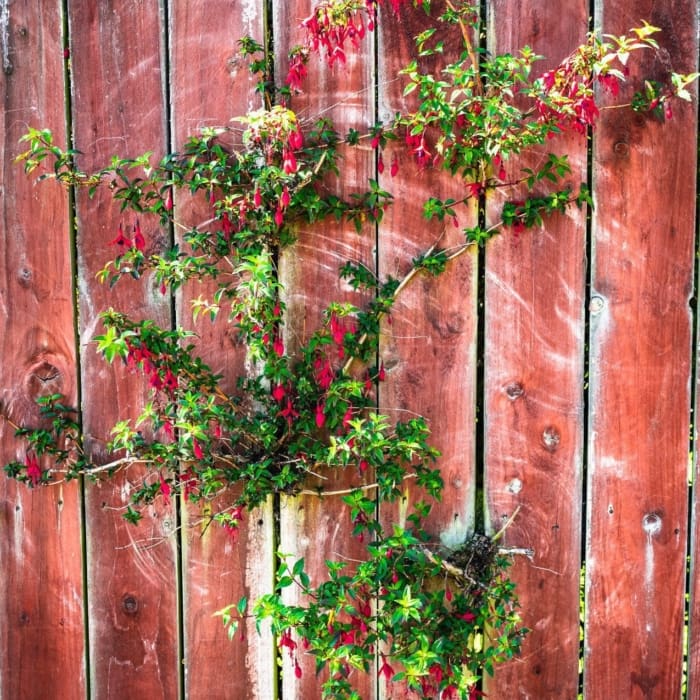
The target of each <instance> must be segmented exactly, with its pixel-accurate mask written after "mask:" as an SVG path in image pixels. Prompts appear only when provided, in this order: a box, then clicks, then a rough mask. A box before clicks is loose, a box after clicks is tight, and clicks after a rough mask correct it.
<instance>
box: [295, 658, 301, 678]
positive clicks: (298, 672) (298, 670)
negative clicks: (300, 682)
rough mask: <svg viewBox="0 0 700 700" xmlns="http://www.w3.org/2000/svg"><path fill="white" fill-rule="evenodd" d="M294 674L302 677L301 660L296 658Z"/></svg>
mask: <svg viewBox="0 0 700 700" xmlns="http://www.w3.org/2000/svg"><path fill="white" fill-rule="evenodd" d="M294 676H295V677H296V678H301V666H299V662H298V661H297V660H296V659H294Z"/></svg>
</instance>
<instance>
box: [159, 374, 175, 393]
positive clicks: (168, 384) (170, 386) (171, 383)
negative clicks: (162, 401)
mask: <svg viewBox="0 0 700 700" xmlns="http://www.w3.org/2000/svg"><path fill="white" fill-rule="evenodd" d="M163 385H164V386H165V388H166V389H167V390H168V391H171V392H172V391H175V389H177V386H178V384H177V377H176V376H175V375H174V374H173V373H172V372H171V371H170V370H168V371H167V372H166V373H165V378H164V379H163Z"/></svg>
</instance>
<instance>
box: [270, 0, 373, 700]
mask: <svg viewBox="0 0 700 700" xmlns="http://www.w3.org/2000/svg"><path fill="white" fill-rule="evenodd" d="M314 4H315V3H311V2H308V1H306V0H304V1H302V2H296V3H294V4H293V5H292V4H287V3H279V4H278V3H275V4H274V7H273V35H274V37H275V54H276V57H277V66H276V71H277V75H278V76H284V75H286V64H285V57H286V55H287V53H288V51H289V49H290V48H291V47H292V46H294V45H296V44H299V43H301V41H302V38H303V34H302V32H301V29H300V28H299V23H300V22H301V20H302V19H304V18H305V17H307V16H309V15H310V14H311V8H312V6H313V5H314ZM371 80H372V40H371V35H370V37H368V38H366V39H365V41H364V42H363V43H362V45H361V48H360V49H359V50H358V51H353V50H352V49H351V48H349V49H348V50H347V65H346V66H342V65H336V67H335V68H334V69H333V70H328V68H327V66H326V65H325V61H324V59H323V58H317V57H316V56H312V58H311V62H310V64H309V78H308V79H307V82H306V85H305V87H304V89H305V91H306V92H305V94H304V95H299V96H297V97H295V98H294V99H293V101H292V104H291V106H292V108H293V109H294V110H295V111H296V112H297V113H299V114H300V115H301V117H302V118H303V120H304V121H303V124H304V128H306V129H307V128H309V127H310V126H311V125H312V124H313V122H314V121H315V120H316V118H317V117H318V116H319V115H320V114H321V110H324V111H323V116H325V117H327V118H330V119H331V120H332V121H333V123H334V124H335V128H336V129H337V131H338V132H339V133H340V134H341V135H344V134H345V133H346V132H347V130H348V129H349V128H351V127H353V128H357V129H362V128H366V127H367V126H368V125H369V124H372V123H373V122H374V104H373V96H372V91H371V90H366V87H367V86H368V85H371ZM343 155H344V158H343V160H342V161H341V162H340V168H341V171H342V182H341V185H342V186H341V188H340V191H341V192H342V194H343V196H346V197H347V196H349V195H350V193H352V192H360V191H365V190H366V189H367V187H368V183H367V180H368V178H369V177H373V175H374V153H373V152H372V151H371V150H369V149H368V148H366V147H364V146H362V147H359V148H355V149H352V150H347V152H344V154H343ZM338 187H339V184H338V183H337V182H336V181H333V182H332V183H329V189H331V190H332V191H338V190H337V188H338ZM373 244H374V231H373V229H372V227H371V226H367V227H366V228H365V230H364V231H363V233H362V234H361V235H358V234H357V233H356V232H355V229H354V227H353V226H352V225H343V224H336V223H335V222H331V221H325V222H322V223H321V224H319V225H317V226H314V227H311V228H305V229H302V230H300V231H299V232H298V240H297V242H296V243H295V245H294V247H293V249H291V250H289V251H286V252H284V253H283V254H282V256H281V260H280V277H281V280H282V282H283V284H284V286H285V295H286V304H287V327H286V330H285V334H286V337H285V344H286V346H287V348H288V349H289V350H290V351H291V352H294V348H298V347H299V344H300V343H302V342H303V341H304V340H305V339H306V338H308V336H309V335H310V334H311V333H313V332H314V330H315V329H316V328H318V327H319V326H320V325H321V323H322V321H323V316H322V312H323V310H324V309H325V307H326V306H327V305H328V304H329V303H330V302H333V301H341V302H342V301H347V302H351V303H353V304H355V305H358V306H360V305H362V303H363V300H362V297H361V296H360V295H359V294H358V293H354V292H352V291H351V290H349V289H348V288H347V285H344V284H341V282H340V281H339V278H338V270H339V267H340V266H341V265H342V264H343V263H345V262H346V261H348V260H354V261H359V262H362V263H364V264H365V265H367V266H368V267H369V268H370V269H374V266H375V263H374V251H373ZM356 483H357V476H356V475H352V474H347V475H342V474H341V475H339V476H338V478H337V480H336V479H335V476H333V477H332V478H331V479H330V480H329V481H326V482H324V486H325V487H326V488H327V489H328V490H338V489H343V488H346V487H348V486H351V485H354V484H356ZM351 531H352V523H351V520H350V511H349V508H347V507H346V506H345V505H344V504H343V503H342V502H341V499H340V497H337V496H334V497H329V498H326V499H320V498H318V497H316V496H304V497H299V498H282V506H281V512H280V544H279V549H280V551H282V552H285V553H288V554H291V555H293V556H294V557H295V558H300V557H304V558H305V561H306V567H307V571H308V573H309V575H310V577H311V581H312V582H313V583H315V584H316V585H318V584H319V583H320V582H321V581H323V580H325V579H326V578H327V575H326V566H325V563H324V562H325V559H327V558H331V559H337V558H340V559H347V561H348V562H352V560H353V559H355V560H356V559H358V558H360V557H362V556H363V552H364V548H363V546H362V545H361V544H360V543H358V542H357V541H353V538H352V535H351ZM348 566H352V564H351V563H349V564H348ZM292 595H293V594H292ZM290 600H291V599H290ZM282 661H283V666H282V687H281V691H282V696H283V697H284V698H285V699H288V698H298V699H299V700H307V699H308V700H313V699H314V698H320V697H321V682H322V680H323V678H325V675H322V676H321V677H317V676H316V675H315V671H314V664H315V661H314V659H313V658H312V657H310V656H304V655H300V657H299V663H300V665H301V668H302V677H301V679H296V678H295V676H294V672H293V666H292V664H291V660H290V658H289V655H288V654H286V653H285V654H284V655H283V656H282ZM351 682H352V683H353V684H354V686H355V687H356V688H357V689H358V692H359V693H360V697H362V698H363V699H364V698H367V700H371V698H373V697H374V685H375V683H374V679H373V676H372V675H371V674H369V675H358V672H357V671H353V672H352V675H351Z"/></svg>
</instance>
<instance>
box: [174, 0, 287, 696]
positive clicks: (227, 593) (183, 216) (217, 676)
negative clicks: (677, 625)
mask: <svg viewBox="0 0 700 700" xmlns="http://www.w3.org/2000/svg"><path fill="white" fill-rule="evenodd" d="M240 5H241V4H240V3H232V2H230V1H223V0H219V1H218V2H214V3H212V2H209V3H206V4H204V3H201V2H195V1H188V2H179V3H176V4H174V5H173V7H172V18H171V22H170V27H171V38H170V42H171V47H172V48H171V62H170V68H171V76H170V83H171V94H172V106H173V141H174V143H173V147H174V148H175V149H176V150H178V149H180V148H182V145H183V144H184V143H185V141H186V140H187V138H188V137H189V136H191V135H193V134H196V133H198V132H199V131H200V130H201V129H202V128H204V127H230V126H232V124H231V119H232V118H234V117H238V116H241V115H243V114H245V113H247V112H248V111H250V110H252V109H258V108H260V107H261V106H262V98H261V96H260V95H259V94H256V93H255V91H254V88H255V78H254V77H253V76H251V75H250V73H249V71H248V67H247V64H246V59H244V58H242V57H241V56H240V55H239V53H238V44H237V41H238V39H239V38H242V37H243V36H245V35H248V36H251V37H253V38H255V39H256V40H257V41H259V42H261V43H262V41H263V39H264V35H265V29H264V23H263V20H264V17H263V7H262V3H260V2H257V0H251V1H249V2H246V3H243V6H242V7H241V6H240ZM210 17H216V18H217V21H216V22H211V21H209V19H208V18H210ZM195 28H197V30H196V31H195ZM232 138H234V140H232V141H231V142H232V143H234V142H235V137H232ZM205 200H206V197H205V196H200V198H199V199H192V198H190V197H188V196H186V195H185V196H183V195H182V194H180V195H178V196H176V198H175V212H176V218H177V220H178V222H180V223H183V224H186V225H196V224H198V223H200V222H202V221H205V220H208V219H209V217H210V216H211V209H210V207H209V206H208V204H207V202H206V201H205ZM214 290H215V286H214V285H205V284H195V285H191V286H188V287H185V288H184V289H183V290H182V292H181V293H180V294H179V296H178V301H177V320H178V323H179V324H180V325H182V326H184V327H187V328H192V329H194V330H195V331H196V332H197V335H198V340H197V347H198V348H199V349H200V351H201V352H200V355H201V356H202V358H203V360H204V361H205V362H206V363H207V364H208V365H209V366H210V367H212V369H213V370H214V372H215V373H216V374H220V375H221V376H222V377H223V380H222V388H223V389H224V390H225V391H227V392H234V391H235V389H236V380H237V378H238V377H240V376H242V375H243V374H245V371H246V370H245V359H246V357H245V347H244V346H243V345H242V344H241V343H238V342H237V340H236V336H235V332H234V330H233V326H232V324H231V323H230V322H228V319H227V318H226V310H225V309H224V310H222V312H221V314H220V316H219V318H218V319H217V321H216V322H215V323H211V322H210V320H209V318H208V317H206V316H205V317H200V318H199V319H198V321H197V322H196V323H194V322H193V319H192V305H191V302H192V300H193V299H196V298H197V297H199V296H200V295H201V296H203V297H207V295H209V296H210V297H211V295H212V294H213V292H214ZM229 500H230V499H229ZM228 504H229V503H228V501H227V498H226V496H224V497H222V498H221V499H217V500H216V501H214V502H213V503H212V504H211V506H210V508H209V510H210V511H211V512H215V511H216V510H217V509H219V508H225V507H226V506H227V505H228ZM203 515H204V513H203V512H202V508H201V507H199V506H186V505H185V506H184V507H183V517H182V525H183V529H182V551H183V564H182V577H183V617H184V665H185V695H186V697H188V698H191V699H192V700H195V699H196V698H202V699H204V698H206V699H207V700H209V699H211V698H229V697H236V696H238V695H240V694H241V693H243V694H244V695H245V697H246V698H250V700H255V699H257V700H267V699H268V698H273V697H275V683H276V679H277V670H276V662H275V650H274V646H273V641H272V639H271V636H270V635H264V636H262V637H260V636H258V634H257V632H256V629H255V622H254V620H252V618H250V619H249V621H248V623H247V624H245V625H243V626H242V627H241V629H240V631H239V633H238V634H237V635H236V637H235V638H234V640H233V641H229V640H228V637H227V631H226V629H225V627H224V625H223V624H222V622H221V618H220V617H215V616H214V613H215V612H216V611H217V610H220V609H221V608H224V607H225V606H227V605H229V604H231V603H236V602H238V600H239V599H240V598H242V597H243V596H246V597H247V598H248V599H249V600H251V601H252V600H254V599H255V598H257V597H259V596H260V595H262V594H264V593H269V592H270V590H271V585H272V578H273V566H274V548H273V530H274V522H273V513H272V508H271V507H267V508H264V509H259V510H257V511H255V512H252V513H247V514H246V519H245V521H244V524H243V525H242V526H241V528H240V529H239V532H238V535H237V537H236V540H235V542H234V541H233V540H232V538H231V535H230V534H229V533H227V532H226V531H225V530H224V529H223V528H221V527H220V526H219V525H217V524H212V523H210V522H209V521H208V520H207V519H203ZM200 523H201V524H200ZM243 689H245V690H243Z"/></svg>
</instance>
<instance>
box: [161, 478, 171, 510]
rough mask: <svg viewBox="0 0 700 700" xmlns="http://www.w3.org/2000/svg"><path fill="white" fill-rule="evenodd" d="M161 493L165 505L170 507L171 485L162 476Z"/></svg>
mask: <svg viewBox="0 0 700 700" xmlns="http://www.w3.org/2000/svg"><path fill="white" fill-rule="evenodd" d="M160 493H161V495H162V496H163V503H164V504H165V505H166V506H169V505H170V484H169V483H168V482H167V481H166V480H165V478H164V477H163V475H162V474H160Z"/></svg>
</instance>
